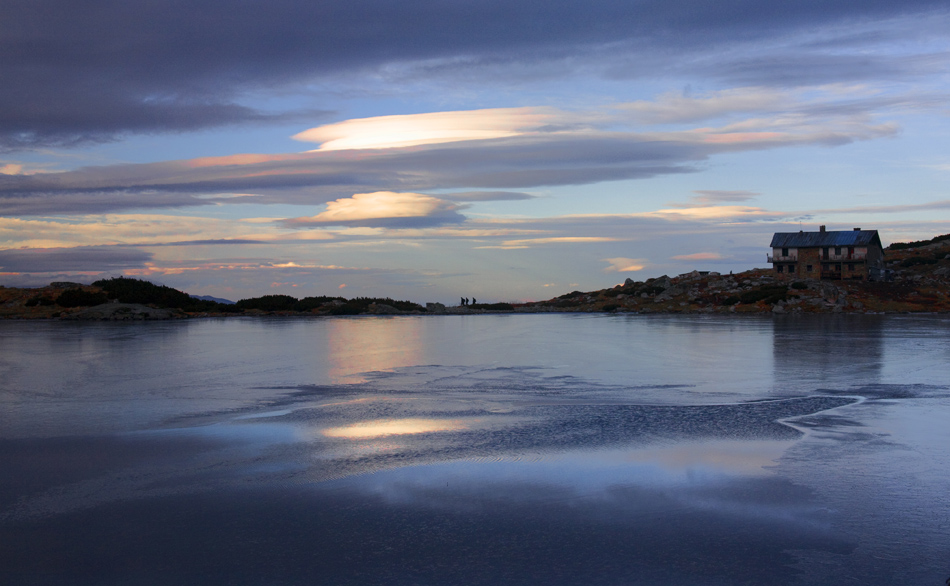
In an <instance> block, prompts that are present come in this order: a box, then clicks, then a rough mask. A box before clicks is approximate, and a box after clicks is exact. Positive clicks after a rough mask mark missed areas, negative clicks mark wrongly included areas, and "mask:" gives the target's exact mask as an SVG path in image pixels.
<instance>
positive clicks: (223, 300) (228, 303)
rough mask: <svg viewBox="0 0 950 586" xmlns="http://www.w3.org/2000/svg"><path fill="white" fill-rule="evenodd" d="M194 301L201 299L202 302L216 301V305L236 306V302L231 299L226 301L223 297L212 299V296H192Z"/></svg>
mask: <svg viewBox="0 0 950 586" xmlns="http://www.w3.org/2000/svg"><path fill="white" fill-rule="evenodd" d="M191 298H192V299H200V300H202V301H214V302H216V303H223V304H225V305H234V303H235V302H234V301H231V300H230V299H224V298H221V297H212V296H211V295H191Z"/></svg>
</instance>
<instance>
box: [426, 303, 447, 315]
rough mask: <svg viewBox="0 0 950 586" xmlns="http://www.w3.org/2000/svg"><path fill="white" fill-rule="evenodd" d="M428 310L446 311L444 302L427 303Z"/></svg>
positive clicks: (431, 311) (432, 311)
mask: <svg viewBox="0 0 950 586" xmlns="http://www.w3.org/2000/svg"><path fill="white" fill-rule="evenodd" d="M426 311H428V312H429V313H445V305H444V304H442V303H431V302H427V303H426Z"/></svg>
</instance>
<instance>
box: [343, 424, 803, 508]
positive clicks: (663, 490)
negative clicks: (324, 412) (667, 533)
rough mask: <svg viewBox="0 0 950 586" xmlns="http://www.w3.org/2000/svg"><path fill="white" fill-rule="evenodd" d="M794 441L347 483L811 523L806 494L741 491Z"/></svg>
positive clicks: (685, 446)
mask: <svg viewBox="0 0 950 586" xmlns="http://www.w3.org/2000/svg"><path fill="white" fill-rule="evenodd" d="M791 444H792V442H781V441H749V442H734V441H712V442H680V443H673V444H669V445H661V446H651V447H645V448H642V449H631V448H623V449H611V450H589V451H575V452H568V453H561V454H543V455H542V454H534V455H532V454H525V455H524V456H517V457H504V458H498V459H491V458H481V459H477V460H468V461H460V462H445V463H439V464H431V465H424V466H409V467H404V468H398V469H393V470H386V471H380V472H376V473H374V474H370V475H363V476H358V477H354V478H352V479H350V480H348V481H346V484H347V485H348V486H351V487H353V488H354V489H356V490H359V491H362V492H365V493H369V494H372V495H375V496H376V497H378V498H382V499H383V500H385V501H387V502H389V503H392V504H396V503H401V504H405V505H415V506H421V507H431V508H437V509H439V508H449V509H461V510H469V511H471V510H477V509H479V508H481V507H486V506H498V505H499V504H500V503H509V504H513V503H521V504H523V505H531V506H538V505H542V506H543V505H545V504H552V503H555V502H557V503H571V502H575V503H581V502H583V503H586V504H587V505H592V506H607V507H608V508H613V507H620V508H621V509H623V510H625V511H627V512H628V513H629V512H630V511H631V507H633V509H636V510H640V511H641V513H642V512H643V509H651V508H653V507H660V508H664V509H679V508H681V507H688V508H689V509H694V510H712V511H717V512H718V513H723V514H728V515H738V516H743V517H752V518H773V519H776V518H780V519H783V520H795V519H796V517H798V516H801V518H799V519H797V520H795V522H796V523H806V524H810V523H811V522H812V521H813V519H809V518H808V517H809V516H810V513H812V512H813V508H814V507H812V506H811V505H809V504H808V503H806V502H802V500H801V498H803V497H804V495H802V494H799V495H798V498H797V499H791V500H789V499H788V498H787V497H788V495H787V494H784V495H783V494H779V493H780V492H781V491H776V494H772V495H769V494H768V491H765V493H760V492H758V489H749V488H746V489H741V488H740V489H737V488H736V487H738V486H743V485H746V484H747V483H751V484H750V485H749V486H756V487H758V486H770V485H771V484H772V483H774V482H777V481H778V477H776V476H775V475H774V474H773V473H772V472H770V471H769V470H768V469H767V467H769V466H773V465H774V464H775V461H776V460H777V459H778V458H779V457H780V456H781V455H782V453H783V452H784V450H785V449H786V448H788V447H789V446H790V445H791ZM762 483H764V484H762ZM648 494H649V495H653V496H652V497H650V498H649V499H648V500H649V501H651V502H646V501H644V502H635V501H636V500H637V499H636V498H634V497H635V496H636V495H640V496H641V497H643V496H644V495H648ZM660 495H662V496H660ZM631 498H633V499H634V500H633V501H631V500H630V499H631ZM654 500H655V502H652V501H654ZM661 501H662V505H661V504H660V502H661ZM597 503H602V504H601V505H597ZM606 503H612V504H609V505H607V504H606Z"/></svg>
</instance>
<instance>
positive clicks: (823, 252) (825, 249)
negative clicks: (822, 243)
mask: <svg viewBox="0 0 950 586" xmlns="http://www.w3.org/2000/svg"><path fill="white" fill-rule="evenodd" d="M821 255H822V256H824V257H825V258H828V247H827V246H826V247H824V248H822V249H821Z"/></svg>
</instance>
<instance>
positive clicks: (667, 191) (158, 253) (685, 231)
mask: <svg viewBox="0 0 950 586" xmlns="http://www.w3.org/2000/svg"><path fill="white" fill-rule="evenodd" d="M53 4H54V5H53V6H52V7H50V6H47V7H46V8H44V9H41V8H39V7H37V6H32V5H29V4H24V5H23V6H21V7H20V9H19V10H17V11H13V12H11V13H10V14H9V15H7V16H8V21H9V22H8V23H7V24H8V26H11V27H14V29H11V30H17V31H19V33H18V35H16V36H13V37H10V39H8V42H9V47H8V49H9V50H8V51H7V52H5V54H6V55H7V56H8V59H6V60H0V75H3V79H4V81H5V83H6V84H7V87H9V88H15V89H16V91H13V89H11V91H7V92H3V93H2V95H0V273H2V274H3V275H4V276H3V278H2V279H0V284H3V285H41V284H44V283H47V282H49V281H50V280H79V281H84V282H89V281H91V280H94V279H95V278H97V277H98V276H105V275H116V274H127V275H137V276H142V277H149V278H152V279H155V280H161V281H162V282H163V284H168V285H171V286H175V287H179V288H186V289H188V291H189V292H192V293H196V294H213V295H214V294H217V296H224V297H242V296H243V297H247V296H252V295H260V294H264V293H275V292H276V293H279V292H286V293H288V294H293V295H296V296H303V295H319V294H329V293H331V292H338V291H339V289H338V287H340V286H341V283H342V279H343V275H345V279H346V292H347V294H349V295H354V296H356V295H387V296H394V297H402V298H410V299H414V300H416V301H420V302H424V301H428V300H431V301H439V300H441V301H446V302H454V301H457V300H458V297H459V295H461V294H462V292H464V294H465V295H475V296H477V298H478V299H480V300H482V299H484V300H491V301H495V300H498V301H503V300H508V299H529V298H549V297H551V296H552V295H555V294H559V293H563V292H558V291H555V290H554V289H555V288H556V287H555V285H554V284H557V283H564V284H565V285H564V286H565V287H568V286H569V287H570V288H572V289H575V288H581V289H596V288H601V287H604V286H609V285H612V284H613V283H612V282H610V280H609V279H608V278H607V277H608V276H609V275H605V272H606V273H614V272H619V273H624V272H629V273H635V274H636V275H637V277H636V278H640V279H645V278H649V277H653V276H659V275H661V274H679V273H682V272H688V271H690V270H693V269H703V270H719V271H729V270H737V271H738V270H744V269H746V268H751V267H754V266H761V265H762V264H763V259H764V257H765V255H764V252H763V251H765V250H766V248H767V245H768V242H769V241H770V239H771V234H772V233H773V232H775V231H791V230H797V229H799V228H803V229H815V228H816V226H817V225H819V224H826V225H828V227H829V229H848V228H850V227H853V226H862V227H864V228H868V229H878V230H880V231H881V234H882V238H883V239H884V241H885V243H887V242H891V241H895V240H908V239H921V238H930V237H932V236H934V235H936V234H943V233H947V232H950V205H948V204H947V195H946V194H947V186H948V181H950V174H948V173H947V171H946V168H947V160H946V156H945V155H943V154H942V153H946V152H950V144H948V142H950V116H948V111H947V109H946V103H947V97H946V96H947V95H950V89H948V87H947V86H948V85H950V79H948V77H950V76H948V75H947V73H946V72H947V71H950V67H948V66H950V40H948V38H947V37H948V35H947V33H946V31H947V30H950V13H948V11H947V9H946V7H945V6H944V5H942V4H940V3H932V2H928V1H926V0H911V1H910V3H901V4H900V5H897V4H893V3H890V4H888V3H870V4H867V5H863V6H861V7H856V6H854V5H853V4H848V3H838V2H836V1H834V0H832V1H831V2H830V3H823V4H814V5H807V6H806V5H802V6H797V7H796V8H795V9H794V10H793V11H792V12H782V10H781V9H780V7H778V6H772V5H766V4H763V5H762V6H761V7H760V8H761V9H760V10H756V11H748V10H745V9H743V8H742V5H738V4H734V3H730V2H729V1H728V0H727V1H726V2H725V4H723V3H713V4H709V3H702V4H699V3H692V2H690V1H689V0H674V1H672V2H668V3H665V4H662V5H657V7H656V9H655V10H645V9H644V8H643V7H642V6H641V5H640V4H638V3H628V4H615V3H604V2H599V1H594V2H592V3H588V4H586V5H583V6H581V5H577V4H576V3H574V4H571V3H563V2H557V1H555V2H552V3H548V4H547V5H545V7H544V10H545V11H546V17H545V20H544V22H545V23H547V26H545V27H538V26H537V23H538V14H537V8H536V7H535V6H529V5H527V4H524V3H519V2H514V3H509V4H507V5H505V6H504V8H503V9H502V8H500V7H497V6H494V5H493V4H491V3H488V4H484V3H483V4H478V3H476V4H472V5H465V6H458V7H454V8H452V7H450V6H449V5H444V6H443V5H432V6H428V7H427V8H426V9H425V10H421V9H419V8H418V7H416V6H414V5H411V4H405V5H400V6H398V7H392V6H388V5H387V6H388V7H387V8H386V9H385V10H381V9H380V10H377V8H380V6H377V5H376V4H375V2H374V0H370V2H369V4H366V5H360V7H356V6H350V5H348V4H339V5H336V4H334V10H336V11H338V12H337V13H335V14H337V15H338V16H340V18H338V19H329V20H327V18H325V15H324V13H323V12H320V10H319V9H318V8H319V7H310V6H307V5H301V4H299V3H287V2H284V1H283V0H274V1H273V2H271V3H269V4H268V6H267V8H266V10H265V12H266V13H267V14H266V18H252V17H251V16H249V15H245V14H243V13H241V12H239V11H234V10H233V9H232V7H230V6H229V5H224V4H221V5H218V4H217V2H216V0H211V2H208V3H203V4H202V8H201V9H202V11H206V12H207V14H211V15H214V14H216V13H217V12H220V13H221V14H224V13H227V14H228V15H229V17H228V18H211V19H208V20H205V21H203V22H204V23H205V24H204V29H203V32H202V34H200V35H199V34H197V33H194V32H189V31H192V30H193V29H192V28H189V26H187V25H188V23H189V22H190V21H189V14H188V11H183V12H182V14H169V15H167V18H168V19H169V20H168V21H167V22H165V21H162V22H152V24H150V25H149V26H148V27H145V28H143V25H141V23H144V22H151V20H150V19H149V18H143V15H144V14H145V13H144V12H141V11H142V10H144V8H142V7H141V6H139V5H138V4H135V3H133V4H130V5H129V6H127V7H126V9H125V11H124V12H122V13H121V14H120V13H119V12H116V11H108V10H106V11H103V12H102V18H104V19H107V20H108V19H112V20H111V21H109V22H104V23H103V27H104V28H102V29H101V30H106V31H110V32H109V33H108V34H107V35H105V36H103V35H102V34H93V32H92V31H90V30H87V29H85V28H82V27H78V26H76V24H75V23H76V22H78V20H77V18H78V16H79V13H77V11H79V10H80V8H77V7H76V6H75V5H73V4H69V3H60V2H59V1H58V0H54V2H53ZM313 11H316V12H313ZM318 13H319V14H318ZM382 14H385V15H386V16H385V18H383V17H382V16H380V15H382ZM343 16H346V17H345V18H343ZM790 16H794V18H792V17H790ZM152 20H154V19H152ZM559 23H560V24H563V25H564V26H559ZM367 27H368V28H367ZM410 29H411V30H412V31H413V32H412V33H411V34H410V33H407V30H410ZM248 30H253V31H255V33H254V35H251V36H250V37H249V36H248V35H247V34H245V33H246V31H248ZM365 30H373V31H374V34H373V35H372V37H366V36H365V34H364V33H365ZM661 31H665V32H661ZM208 38H214V39H215V43H214V47H215V50H214V51H211V52H209V49H208V44H207V39H208ZM63 39H67V40H68V42H63ZM354 39H359V41H358V42H357V41H354ZM66 46H68V47H70V49H69V50H68V51H67V50H66V49H64V48H63V47H66ZM37 48H39V49H40V50H38V49H37ZM24 55H30V56H32V57H31V58H30V59H31V60H30V61H29V62H26V61H23V59H24V57H22V56H24ZM101 79H109V80H111V82H110V83H99V82H94V81H93V80H101ZM162 96H165V97H168V96H174V99H172V98H167V99H166V98H162ZM300 151H305V152H300Z"/></svg>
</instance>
